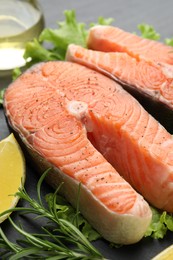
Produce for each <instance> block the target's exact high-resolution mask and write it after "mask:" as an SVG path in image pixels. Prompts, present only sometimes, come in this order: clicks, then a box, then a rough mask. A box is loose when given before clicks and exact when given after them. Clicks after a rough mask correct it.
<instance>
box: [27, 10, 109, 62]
mask: <svg viewBox="0 0 173 260" xmlns="http://www.w3.org/2000/svg"><path fill="white" fill-rule="evenodd" d="M64 15H65V21H63V22H58V23H57V24H58V28H57V29H51V28H45V29H44V30H43V31H42V33H41V34H40V36H39V39H35V40H34V41H32V42H29V43H27V45H26V49H25V54H24V57H25V59H26V60H28V59H30V60H29V61H27V66H31V65H32V64H35V63H38V62H41V61H50V60H65V54H66V50H67V47H68V45H69V44H70V43H74V44H77V45H80V46H83V47H87V41H86V39H87V36H88V28H87V25H86V24H84V23H79V22H78V21H77V19H76V13H75V11H74V10H66V11H65V12H64ZM112 21H113V19H112V18H108V19H105V18H103V17H99V18H98V22H97V23H91V24H90V26H93V25H96V24H102V25H108V24H110V23H111V22H112ZM44 45H46V47H44ZM47 45H48V46H47Z"/></svg>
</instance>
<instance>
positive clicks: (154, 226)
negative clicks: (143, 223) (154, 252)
mask: <svg viewBox="0 0 173 260" xmlns="http://www.w3.org/2000/svg"><path fill="white" fill-rule="evenodd" d="M151 210H152V214H153V215H152V222H151V224H150V226H149V228H148V230H147V232H146V233H145V237H148V236H150V237H152V238H155V239H159V238H163V237H164V236H165V235H166V233H167V231H168V230H170V231H173V215H172V214H169V213H167V212H166V211H159V210H158V209H155V208H153V207H151Z"/></svg>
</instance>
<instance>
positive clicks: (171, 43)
mask: <svg viewBox="0 0 173 260" xmlns="http://www.w3.org/2000/svg"><path fill="white" fill-rule="evenodd" d="M165 43H166V44H167V45H169V46H173V38H166V39H165Z"/></svg>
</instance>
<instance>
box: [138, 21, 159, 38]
mask: <svg viewBox="0 0 173 260" xmlns="http://www.w3.org/2000/svg"><path fill="white" fill-rule="evenodd" d="M137 27H138V29H139V31H140V33H141V37H143V38H146V39H150V40H155V41H157V40H159V39H160V34H159V33H157V32H156V31H155V29H154V28H153V26H151V25H149V24H146V23H141V24H138V26H137Z"/></svg>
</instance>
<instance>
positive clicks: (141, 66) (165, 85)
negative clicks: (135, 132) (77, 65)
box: [75, 26, 173, 133]
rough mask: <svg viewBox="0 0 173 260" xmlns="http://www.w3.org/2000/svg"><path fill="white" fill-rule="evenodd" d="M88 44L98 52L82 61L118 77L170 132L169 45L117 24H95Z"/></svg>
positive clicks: (172, 67)
mask: <svg viewBox="0 0 173 260" xmlns="http://www.w3.org/2000/svg"><path fill="white" fill-rule="evenodd" d="M88 48H89V49H93V50H96V51H101V52H102V54H97V53H96V54H90V55H89V57H88V59H86V57H85V58H81V60H82V59H83V60H84V62H85V65H87V66H91V65H93V67H94V68H95V69H98V70H99V71H100V72H103V73H106V74H107V75H108V76H110V77H112V78H114V79H115V80H118V81H119V82H120V83H121V84H122V86H123V87H124V88H125V89H126V90H127V91H128V92H130V93H131V94H132V95H133V96H134V97H135V98H137V99H138V101H139V102H140V103H141V104H142V105H143V106H144V107H145V109H146V110H147V111H148V112H149V113H151V114H152V115H153V116H154V117H155V118H156V119H157V120H159V122H160V123H161V124H163V125H164V126H165V127H166V129H167V130H168V131H169V132H171V133H173V124H172V121H173V47H170V46H167V45H165V44H162V43H160V42H156V41H152V40H148V39H143V38H141V37H139V36H137V35H135V34H132V33H128V32H125V31H123V30H121V29H119V28H117V27H113V26H95V27H93V28H91V29H90V32H89V37H88ZM104 52H109V54H103V53H104ZM112 52H113V53H114V54H112ZM91 56H92V57H91ZM96 56H97V57H96ZM98 56H100V57H98ZM94 57H96V58H94ZM75 58H76V57H75ZM78 58H79V57H78ZM78 61H80V59H78Z"/></svg>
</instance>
